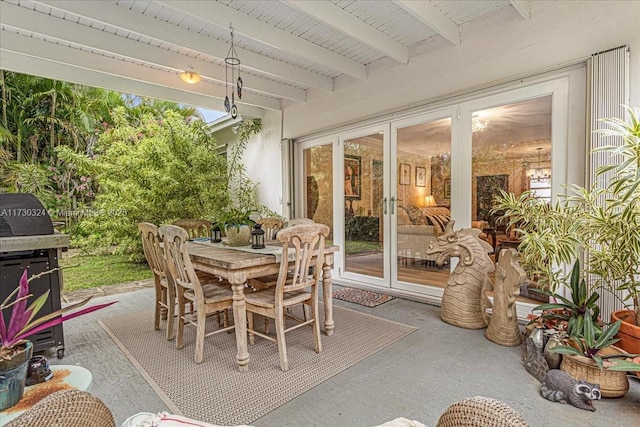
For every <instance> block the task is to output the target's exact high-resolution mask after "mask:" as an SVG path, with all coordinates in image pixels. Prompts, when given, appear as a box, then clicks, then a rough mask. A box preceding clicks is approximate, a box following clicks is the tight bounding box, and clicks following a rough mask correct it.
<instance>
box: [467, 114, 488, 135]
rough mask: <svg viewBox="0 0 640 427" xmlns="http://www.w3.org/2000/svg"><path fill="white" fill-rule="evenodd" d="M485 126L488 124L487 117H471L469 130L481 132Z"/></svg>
mask: <svg viewBox="0 0 640 427" xmlns="http://www.w3.org/2000/svg"><path fill="white" fill-rule="evenodd" d="M487 126H489V120H488V119H485V118H482V117H477V116H474V117H472V118H471V132H473V133H476V132H481V131H483V130H485V129H486V128H487Z"/></svg>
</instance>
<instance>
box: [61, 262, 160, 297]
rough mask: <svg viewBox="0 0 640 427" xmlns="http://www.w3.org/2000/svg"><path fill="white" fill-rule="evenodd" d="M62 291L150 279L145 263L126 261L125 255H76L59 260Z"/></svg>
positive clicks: (150, 275) (149, 272)
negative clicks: (62, 283) (62, 284)
mask: <svg viewBox="0 0 640 427" xmlns="http://www.w3.org/2000/svg"><path fill="white" fill-rule="evenodd" d="M60 266H61V267H62V268H63V269H62V274H63V276H64V278H63V281H64V290H65V291H73V290H76V289H88V288H96V287H98V286H107V285H115V284H117V283H125V282H132V281H134V280H142V279H150V278H151V277H152V274H151V270H150V269H149V266H148V265H147V264H146V263H143V264H138V263H135V262H131V261H129V260H128V258H127V256H126V255H86V256H84V255H76V256H73V257H69V258H65V257H64V256H63V257H62V259H61V260H60Z"/></svg>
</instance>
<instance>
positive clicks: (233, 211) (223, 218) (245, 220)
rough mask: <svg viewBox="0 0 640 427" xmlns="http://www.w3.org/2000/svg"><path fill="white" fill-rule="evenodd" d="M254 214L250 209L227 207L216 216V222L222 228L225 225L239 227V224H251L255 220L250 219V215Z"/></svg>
mask: <svg viewBox="0 0 640 427" xmlns="http://www.w3.org/2000/svg"><path fill="white" fill-rule="evenodd" d="M253 214H255V212H254V211H252V210H243V209H238V208H228V209H226V210H225V211H223V212H222V213H221V214H220V215H219V216H218V218H217V219H218V221H217V222H218V224H219V225H220V227H222V229H223V230H224V229H225V228H227V227H236V228H238V227H240V226H241V225H248V226H250V227H251V226H253V224H255V221H254V220H252V219H251V215H253Z"/></svg>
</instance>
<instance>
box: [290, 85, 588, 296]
mask: <svg viewBox="0 0 640 427" xmlns="http://www.w3.org/2000/svg"><path fill="white" fill-rule="evenodd" d="M569 115H570V112H569V110H568V84H567V82H566V81H564V80H563V79H558V80H553V81H549V82H544V83H540V84H537V85H531V86H527V87H522V88H518V89H514V90H511V91H506V92H504V93H500V94H496V95H492V96H486V97H483V98H479V99H475V100H470V101H466V102H461V103H457V104H453V105H451V106H448V107H446V108H441V109H438V110H434V111H432V112H426V113H422V114H416V115H414V116H412V117H408V118H404V119H399V120H390V121H388V122H386V123H381V124H378V125H374V126H368V127H365V126H363V127H362V128H360V129H357V130H354V131H348V132H343V133H338V134H336V135H334V136H332V137H331V138H330V139H327V140H325V141H316V142H307V143H303V144H301V145H300V148H301V150H299V151H298V153H301V154H299V156H300V157H299V160H297V161H298V162H299V163H301V164H302V165H303V166H304V167H303V171H304V175H303V176H301V178H302V186H303V187H304V191H301V192H300V194H299V195H298V196H297V198H298V200H301V202H302V207H301V208H299V209H298V212H300V209H302V212H303V215H304V216H307V217H309V218H312V219H314V220H315V221H317V222H323V223H326V224H329V225H330V226H331V225H332V233H333V234H332V241H334V242H335V243H337V244H339V245H340V247H341V251H340V253H338V254H337V255H336V263H335V277H336V279H337V280H338V283H339V282H340V281H344V283H353V284H354V285H355V284H361V285H363V286H369V287H379V288H388V289H389V288H390V289H396V290H398V291H399V292H406V293H408V294H415V295H422V296H424V297H425V298H426V299H433V300H437V299H438V298H439V297H440V296H441V295H442V291H443V289H444V287H445V286H446V284H447V280H448V278H449V274H450V271H451V269H452V268H455V264H456V260H455V259H454V260H451V262H449V263H446V262H445V263H444V264H443V265H437V264H436V262H435V261H436V260H435V257H434V256H433V254H430V253H429V252H428V248H429V244H430V243H432V242H433V241H435V239H437V238H438V237H439V236H441V235H442V234H443V232H444V228H445V226H446V225H447V224H448V223H449V221H452V220H453V221H455V229H460V228H477V229H478V230H479V236H480V238H482V239H485V240H486V241H487V243H489V244H490V245H491V247H492V248H493V249H497V248H498V246H500V244H501V242H503V241H505V240H508V239H509V237H510V236H509V230H505V229H504V226H502V225H501V224H499V223H497V222H496V218H497V214H495V213H493V212H492V211H491V209H492V207H493V204H494V200H495V196H496V195H497V194H498V193H499V192H500V190H505V191H508V192H513V193H515V194H520V193H521V192H522V191H525V190H531V191H535V192H536V194H537V195H538V196H539V197H540V198H542V199H545V200H551V199H552V198H553V197H554V195H556V194H562V193H563V192H564V189H563V187H562V184H564V183H566V182H568V181H567V163H566V160H565V159H566V158H567V152H568V150H567V141H568V134H569V129H568V122H569V119H568V116H569ZM576 154H577V155H584V152H583V151H582V152H580V151H579V150H576ZM573 175H574V176H575V175H577V174H575V173H574V174H573ZM298 216H300V215H298ZM490 256H491V257H494V255H493V254H490Z"/></svg>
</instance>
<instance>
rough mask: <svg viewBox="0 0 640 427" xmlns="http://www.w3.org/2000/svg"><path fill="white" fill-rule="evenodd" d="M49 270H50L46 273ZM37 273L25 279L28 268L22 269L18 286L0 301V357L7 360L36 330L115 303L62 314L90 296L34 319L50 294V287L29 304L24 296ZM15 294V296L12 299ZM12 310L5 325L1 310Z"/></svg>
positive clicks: (27, 294) (27, 296) (27, 295)
mask: <svg viewBox="0 0 640 427" xmlns="http://www.w3.org/2000/svg"><path fill="white" fill-rule="evenodd" d="M48 273H51V271H48V272H46V273H45V274H48ZM39 276H40V275H36V276H33V277H31V279H27V270H24V272H23V273H22V277H21V278H20V282H19V285H18V287H17V288H16V289H15V290H14V291H13V292H12V293H11V294H10V295H9V296H8V297H7V298H6V299H5V300H4V302H3V303H2V304H0V358H2V359H5V360H10V359H11V358H12V356H13V354H14V353H15V352H16V351H17V349H18V347H19V346H20V345H21V344H24V343H25V342H26V339H27V338H29V337H30V336H32V335H33V334H37V333H38V332H40V331H42V330H44V329H47V328H50V327H52V326H55V325H58V324H60V323H62V322H65V321H67V320H69V319H73V318H74V317H78V316H82V315H83V314H87V313H91V312H93V311H96V310H100V309H101V308H105V307H108V306H110V305H111V304H114V303H115V301H114V302H110V303H106V304H99V305H95V306H92V307H87V308H84V309H82V310H80V311H77V312H75V313H71V314H69V315H66V316H63V315H62V314H64V313H67V312H69V311H71V310H74V309H76V308H78V307H81V306H83V305H85V304H86V303H87V302H88V301H89V300H90V299H91V297H89V298H87V299H85V300H83V301H80V302H78V303H75V304H71V305H69V306H67V307H65V308H63V309H61V310H57V311H54V312H53V313H49V314H46V315H44V316H42V317H39V318H37V319H36V315H37V314H38V312H39V311H40V310H41V309H42V307H43V306H44V303H45V302H46V300H47V298H48V297H49V290H47V291H46V292H45V293H44V294H42V295H40V296H39V297H37V298H36V299H35V300H34V301H33V302H32V303H31V304H30V305H29V306H28V307H27V299H28V298H29V297H30V296H31V294H29V281H30V280H32V279H34V278H36V277H39ZM14 296H15V299H14V300H13V301H11V299H12V298H13V297H14ZM10 307H12V309H11V317H10V319H9V325H8V326H7V325H6V324H5V321H4V316H3V315H2V311H3V310H5V309H8V308H10Z"/></svg>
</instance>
